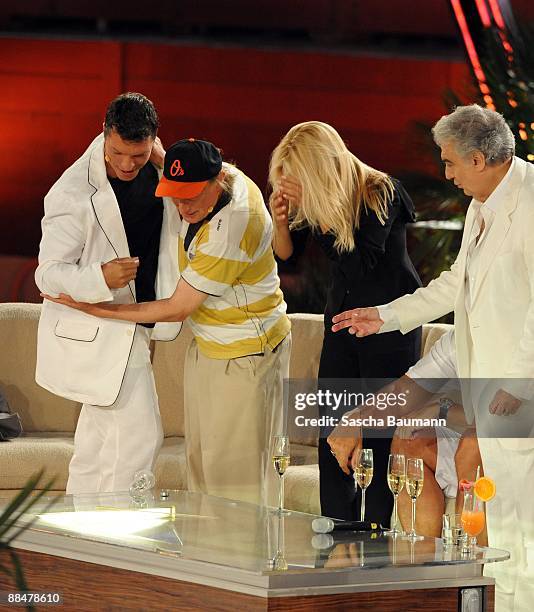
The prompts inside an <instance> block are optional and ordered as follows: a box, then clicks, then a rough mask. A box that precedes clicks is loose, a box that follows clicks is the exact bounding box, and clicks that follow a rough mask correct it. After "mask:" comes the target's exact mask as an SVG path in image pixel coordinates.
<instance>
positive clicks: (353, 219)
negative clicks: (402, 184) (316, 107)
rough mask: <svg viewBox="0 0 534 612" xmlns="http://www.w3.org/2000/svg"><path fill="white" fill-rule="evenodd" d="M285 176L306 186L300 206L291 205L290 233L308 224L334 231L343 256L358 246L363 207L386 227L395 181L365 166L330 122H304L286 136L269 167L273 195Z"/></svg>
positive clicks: (339, 250)
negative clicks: (291, 230)
mask: <svg viewBox="0 0 534 612" xmlns="http://www.w3.org/2000/svg"><path fill="white" fill-rule="evenodd" d="M282 175H284V176H291V177H293V178H295V179H297V180H298V181H299V183H300V185H301V188H302V199H301V202H300V205H299V206H296V205H295V204H294V203H293V202H290V203H289V219H290V229H294V228H298V227H302V226H303V225H308V226H310V227H311V228H312V229H314V230H318V231H325V230H326V231H330V232H332V233H333V234H334V236H335V238H336V240H335V243H334V246H335V248H336V250H337V251H338V252H340V253H341V252H344V251H352V250H353V249H354V247H355V242H354V230H355V229H357V228H358V227H359V225H360V217H361V214H362V207H363V208H365V209H367V210H372V211H373V212H374V213H376V215H377V217H378V219H379V221H380V223H382V224H384V223H385V220H386V218H387V216H388V215H387V210H388V202H389V201H390V200H391V199H392V198H393V190H394V187H393V183H392V181H391V179H390V178H389V177H388V175H387V174H385V173H384V172H380V171H379V170H375V169H374V168H371V167H370V166H368V165H366V164H364V163H363V162H361V161H360V160H359V159H358V158H357V157H356V156H355V155H353V154H352V153H351V152H350V151H349V150H348V149H347V147H346V145H345V143H344V142H343V140H342V138H341V136H340V135H339V134H338V133H337V132H336V130H335V129H334V128H333V127H332V126H330V125H328V124H327V123H322V122H321V121H306V122H305V123H299V124H298V125H295V126H294V127H292V128H291V129H290V130H289V132H288V133H287V134H286V135H285V136H284V137H283V138H282V140H281V141H280V144H279V145H278V146H277V147H276V149H275V150H274V151H273V153H272V155H271V162H270V165H269V183H270V185H271V186H272V188H273V193H274V191H276V189H277V183H278V180H279V179H280V176H282ZM271 200H272V196H271ZM275 231H276V226H275Z"/></svg>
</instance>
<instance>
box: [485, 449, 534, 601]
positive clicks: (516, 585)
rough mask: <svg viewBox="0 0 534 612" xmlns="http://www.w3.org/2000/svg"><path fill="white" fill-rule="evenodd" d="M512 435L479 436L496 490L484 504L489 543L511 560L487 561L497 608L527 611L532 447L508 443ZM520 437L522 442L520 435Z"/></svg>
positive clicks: (533, 527)
mask: <svg viewBox="0 0 534 612" xmlns="http://www.w3.org/2000/svg"><path fill="white" fill-rule="evenodd" d="M511 442H513V440H511V439H492V438H479V440H478V443H479V446H480V453H481V456H482V463H483V465H484V474H486V475H487V476H490V477H491V478H493V479H494V480H495V484H496V487H497V494H496V495H495V497H494V498H493V499H492V500H491V501H489V502H488V503H487V504H486V519H487V526H488V544H489V546H491V547H492V548H501V549H504V550H508V551H509V552H510V554H511V558H510V560H509V561H505V562H502V563H495V564H487V565H486V566H485V567H484V574H485V575H486V576H492V577H494V578H495V580H496V589H495V611H496V612H530V610H532V606H533V603H532V602H534V502H533V501H532V496H533V491H534V487H533V484H534V449H532V448H531V449H527V448H523V449H521V445H520V444H518V445H517V446H518V450H514V449H513V448H510V447H511V446H512V445H511V444H510V443H511ZM518 442H520V443H521V442H524V440H519V441H518Z"/></svg>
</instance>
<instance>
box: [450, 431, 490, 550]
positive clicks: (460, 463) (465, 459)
mask: <svg viewBox="0 0 534 612" xmlns="http://www.w3.org/2000/svg"><path fill="white" fill-rule="evenodd" d="M454 463H455V464H456V473H457V474H458V482H460V480H462V479H464V478H465V479H466V480H471V481H474V480H475V478H476V474H477V467H478V466H479V465H480V475H481V476H483V475H484V470H483V468H482V457H481V456H480V450H479V448H478V440H477V436H476V430H475V429H474V428H469V429H466V431H465V432H464V434H463V436H462V437H461V438H460V443H459V444H458V449H457V450H456V455H455V456H454ZM463 503H464V494H463V492H462V491H458V494H457V495H456V512H457V513H461V512H462V507H463ZM477 541H478V543H479V545H480V546H487V545H488V532H487V530H486V527H484V531H483V532H482V533H481V534H480V535H479V536H478V537H477Z"/></svg>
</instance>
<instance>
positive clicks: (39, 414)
mask: <svg viewBox="0 0 534 612" xmlns="http://www.w3.org/2000/svg"><path fill="white" fill-rule="evenodd" d="M40 312H41V305H40V304H0V338H2V346H3V347H4V349H3V350H2V351H0V385H1V387H2V392H3V393H4V395H5V396H6V398H7V401H8V403H9V406H10V407H11V410H12V411H13V412H18V413H19V415H20V418H21V421H22V425H23V427H24V431H26V432H30V433H31V432H41V431H49V432H65V431H67V432H73V431H74V428H75V427H76V422H77V420H78V414H79V412H80V404H78V403H77V402H72V401H70V400H66V399H64V398H62V397H58V396H57V395H53V394H52V393H49V392H48V391H46V390H45V389H43V388H42V387H39V385H38V384H37V383H36V382H35V360H36V343H37V323H38V321H39V313H40Z"/></svg>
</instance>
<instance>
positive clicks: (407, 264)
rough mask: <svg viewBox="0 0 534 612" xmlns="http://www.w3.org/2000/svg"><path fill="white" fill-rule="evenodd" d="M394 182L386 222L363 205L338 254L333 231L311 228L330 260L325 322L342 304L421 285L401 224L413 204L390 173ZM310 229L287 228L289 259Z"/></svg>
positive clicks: (373, 301) (374, 300)
mask: <svg viewBox="0 0 534 612" xmlns="http://www.w3.org/2000/svg"><path fill="white" fill-rule="evenodd" d="M393 183H394V186H395V191H394V196H393V199H392V200H391V202H390V203H389V204H388V217H387V219H386V223H385V224H384V225H382V224H381V223H380V221H379V220H378V217H377V216H376V214H375V213H374V212H372V211H365V210H364V211H362V215H361V218H360V227H359V229H358V230H357V231H355V233H354V241H355V247H354V249H353V250H352V251H350V252H346V253H343V254H339V253H338V252H337V251H336V249H335V248H334V242H335V237H334V235H333V234H330V233H327V234H319V233H314V238H315V239H316V240H317V241H318V242H319V243H320V245H321V247H322V248H323V250H324V251H325V253H326V255H327V256H328V258H329V259H330V261H331V264H332V267H331V270H332V279H331V283H330V286H329V288H328V296H327V304H326V312H325V318H326V321H327V322H328V321H329V320H330V319H331V317H332V316H333V315H335V314H337V313H339V312H342V311H343V310H348V309H350V308H358V307H363V306H377V305H380V304H385V303H387V302H391V301H392V300H394V299H396V298H398V297H400V296H401V295H404V294H406V293H413V292H414V291H415V290H416V289H417V288H418V287H420V286H421V280H420V279H419V276H418V274H417V272H416V270H415V267H414V265H413V263H412V261H411V259H410V257H409V255H408V251H407V248H406V224H407V223H411V222H414V221H415V209H414V205H413V202H412V200H411V198H410V196H409V195H408V193H407V192H406V190H405V189H404V187H403V186H402V185H401V183H400V182H399V181H397V180H395V179H394V180H393ZM309 233H310V232H309V229H307V228H304V229H302V230H298V231H296V232H293V233H292V239H293V255H292V256H291V260H295V259H296V258H298V257H299V256H300V254H301V253H302V252H303V250H304V247H305V243H306V240H307V237H308V235H309Z"/></svg>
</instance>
